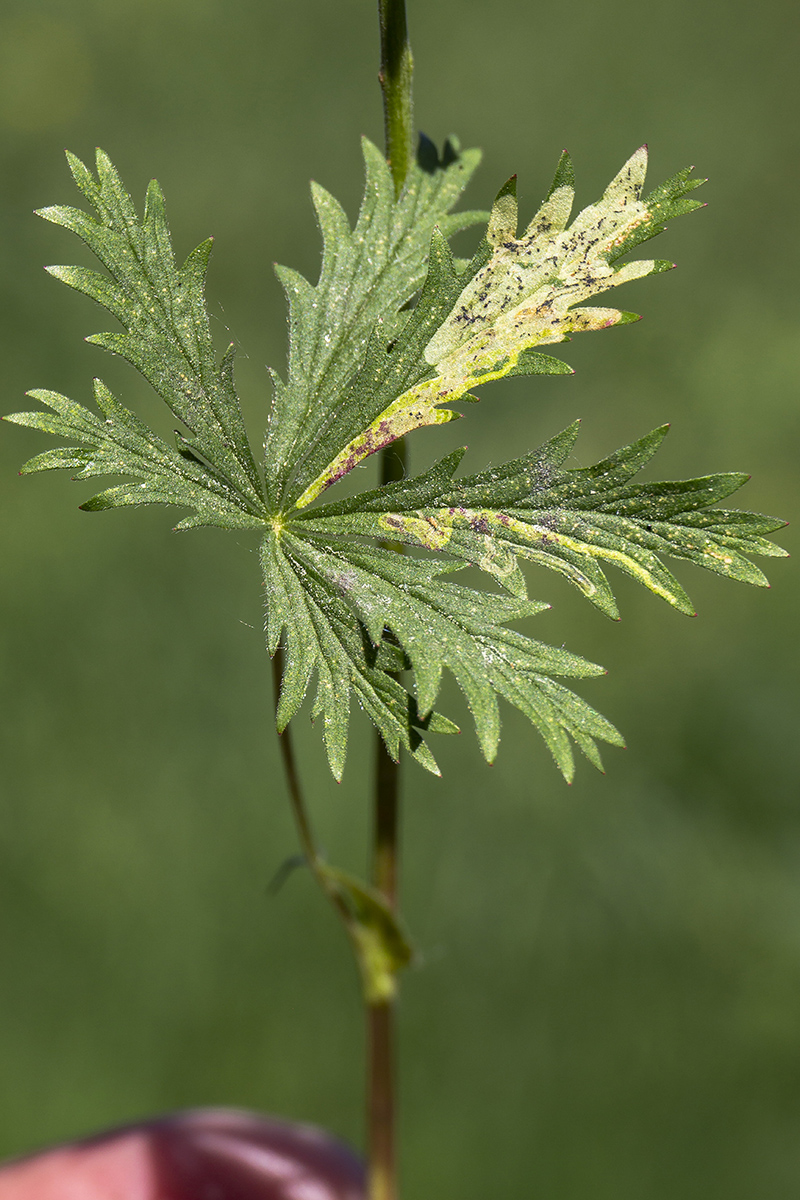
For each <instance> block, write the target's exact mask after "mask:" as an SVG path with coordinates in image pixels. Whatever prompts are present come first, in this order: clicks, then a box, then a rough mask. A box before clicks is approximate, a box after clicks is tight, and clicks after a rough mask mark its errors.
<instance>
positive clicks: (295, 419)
mask: <svg viewBox="0 0 800 1200" xmlns="http://www.w3.org/2000/svg"><path fill="white" fill-rule="evenodd" d="M362 146H363V152H364V163H365V168H366V185H365V189H364V199H363V202H362V205H361V211H360V212H359V215H358V220H357V222H356V226H355V228H354V229H352V230H351V228H350V224H349V222H348V219H347V217H346V215H345V213H344V212H343V210H342V208H341V206H340V205H339V203H338V201H336V200H335V199H334V198H333V196H331V195H330V194H329V193H328V192H326V191H325V190H324V189H323V188H321V187H319V186H318V185H316V184H314V185H313V186H312V198H313V201H314V207H315V209H316V213H317V219H318V221H319V226H320V230H321V232H322V240H323V256H322V270H321V273H320V278H319V282H318V283H317V285H316V286H312V285H311V284H310V283H309V282H308V280H306V279H304V278H303V276H302V275H299V274H298V273H297V272H296V271H292V270H289V268H287V267H278V268H277V272H278V277H279V279H280V281H281V283H282V284H283V287H284V290H285V291H286V295H287V298H288V301H289V364H288V375H287V379H286V382H284V381H283V380H281V378H280V377H279V376H278V375H277V374H274V373H273V382H274V385H275V399H274V404H273V410H272V414H271V417H270V424H269V431H268V435H267V443H266V460H265V461H266V475H267V480H268V485H269V489H270V498H271V500H272V502H273V504H274V506H275V508H276V510H279V509H281V508H283V509H286V508H288V507H289V506H290V503H291V501H289V500H288V499H287V497H289V496H292V497H293V498H296V495H297V494H299V493H297V491H296V488H295V486H294V479H295V477H296V475H297V473H298V471H300V470H301V469H302V466H303V464H304V462H305V460H306V458H307V457H308V456H309V455H310V454H313V453H314V451H315V450H317V451H319V448H320V447H321V448H322V458H323V463H324V462H327V461H328V460H329V459H330V457H331V452H330V450H329V449H328V447H329V446H330V444H331V432H330V425H331V422H332V421H333V420H334V419H335V418H336V416H337V413H338V412H339V410H340V408H341V405H342V397H343V395H345V394H346V393H347V392H348V389H349V388H350V387H351V384H352V380H353V377H354V376H355V375H356V374H357V372H358V370H359V368H360V366H361V364H362V361H363V359H364V355H365V352H366V350H367V346H368V344H369V341H370V338H371V337H372V336H373V334H374V331H375V329H376V327H379V328H380V329H381V330H382V332H383V335H384V336H385V337H387V338H388V337H392V336H393V335H394V333H395V331H396V328H397V327H398V323H400V324H402V321H403V320H404V316H403V315H402V314H401V309H403V307H404V305H406V304H407V303H408V302H409V301H410V300H411V299H412V297H413V296H414V294H415V293H416V292H417V291H418V289H419V288H420V287H421V286H422V283H423V281H424V279H425V264H426V261H427V258H428V250H429V246H430V241H431V234H432V232H433V230H434V227H436V228H437V229H438V231H439V233H440V234H441V236H442V237H444V238H447V237H450V236H451V235H452V234H453V233H456V232H457V231H458V230H460V229H466V228H468V227H469V226H471V225H475V224H477V223H478V222H482V221H485V219H486V215H487V214H486V213H484V212H463V213H455V214H451V213H450V209H451V208H452V207H453V205H454V204H455V203H456V202H457V200H458V199H459V196H460V194H461V192H462V191H463V189H464V188H465V187H466V185H467V183H468V182H469V179H470V177H471V176H472V174H473V172H474V171H475V168H476V167H477V165H478V163H479V161H480V153H479V152H478V151H477V150H466V151H464V152H461V151H460V150H459V148H458V145H457V143H456V142H455V141H454V140H451V141H450V142H448V143H447V145H446V146H445V151H444V154H443V156H442V160H441V161H439V160H438V159H437V158H436V151H435V149H434V147H433V146H432V144H431V143H430V142H429V141H428V140H427V139H425V138H423V139H422V140H421V143H420V153H419V155H418V161H417V164H416V165H415V167H414V168H413V169H412V170H411V172H410V173H409V176H408V179H407V180H406V184H405V186H404V188H403V191H402V194H401V195H400V196H399V197H398V198H397V199H395V194H394V183H393V181H392V176H391V172H390V171H389V168H388V166H387V164H386V160H385V159H384V157H383V155H382V154H381V153H380V151H379V150H377V149H376V147H375V146H373V145H372V143H371V142H369V141H367V140H366V139H364V141H363V143H362ZM301 490H302V488H301Z"/></svg>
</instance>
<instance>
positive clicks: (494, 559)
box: [303, 422, 785, 617]
mask: <svg viewBox="0 0 800 1200" xmlns="http://www.w3.org/2000/svg"><path fill="white" fill-rule="evenodd" d="M667 429H668V427H667V426H663V427H662V428H660V429H656V430H654V431H653V432H652V433H650V434H648V435H647V436H646V437H643V438H641V439H640V440H639V441H637V442H634V443H632V445H630V446H625V447H623V448H622V449H621V450H618V451H617V452H616V454H613V455H611V456H610V457H609V458H606V459H604V460H603V461H602V462H599V463H597V464H596V465H595V466H593V467H584V468H582V469H577V470H576V469H571V470H566V471H565V470H563V469H562V464H563V463H564V461H565V460H566V458H567V456H568V455H569V454H570V452H571V450H572V448H573V446H574V443H575V439H576V437H577V433H578V423H577V422H576V423H575V424H574V425H572V426H570V428H569V429H566V430H565V431H564V432H563V433H561V434H559V435H558V436H557V437H555V438H553V439H552V440H551V441H549V442H547V443H546V444H545V445H544V446H542V447H541V448H540V449H539V450H537V451H535V452H533V453H531V454H527V455H525V456H524V457H523V458H519V459H515V460H514V461H513V462H509V463H506V464H505V465H504V466H502V467H497V468H493V469H491V470H489V471H484V472H482V473H481V474H479V475H473V476H470V477H469V478H465V479H461V480H457V481H455V482H454V481H453V480H452V474H453V472H454V471H455V469H456V467H457V466H458V463H459V461H460V459H461V455H462V454H463V451H457V452H456V453H454V454H451V455H449V456H448V458H447V459H444V460H442V461H441V462H440V463H437V464H436V466H435V467H433V468H432V469H431V470H430V471H429V472H426V474H425V475H423V476H420V477H419V478H417V479H412V480H408V481H403V482H402V483H399V484H395V485H393V486H392V488H391V489H389V488H383V489H379V490H378V491H375V492H370V493H366V494H363V495H361V496H358V497H355V498H353V499H352V500H348V501H345V502H343V503H340V504H338V505H336V504H332V505H328V506H326V507H323V508H318V509H316V510H315V511H311V512H309V513H308V514H307V516H306V518H305V520H304V521H303V525H304V526H305V528H307V529H308V530H309V532H313V533H314V534H316V535H317V536H324V537H327V538H334V537H336V536H340V537H341V536H343V535H360V536H369V537H376V538H384V539H386V538H390V539H393V540H395V541H399V542H403V543H405V544H407V545H416V546H424V547H425V548H426V549H428V550H434V551H437V552H439V553H441V552H445V553H447V554H449V555H452V556H453V557H454V558H456V559H460V560H462V561H465V562H468V563H471V564H474V565H475V566H478V567H480V568H481V570H483V571H485V572H487V573H488V574H489V575H491V576H493V577H494V579H495V580H496V581H497V582H498V583H500V584H501V585H502V586H503V587H505V588H506V590H507V591H509V592H511V594H512V595H515V596H520V597H524V596H526V595H527V592H526V588H525V581H524V579H523V577H522V573H521V571H520V569H519V563H518V560H519V559H520V558H522V559H527V560H529V561H532V562H536V563H539V564H540V565H542V566H545V567H549V568H551V569H553V570H557V571H560V572H561V573H562V574H564V575H565V576H566V577H567V578H568V579H570V580H571V581H572V582H573V583H574V584H575V585H576V586H577V587H578V588H580V590H581V591H582V592H583V593H584V595H585V596H587V598H588V599H590V600H591V601H592V603H593V604H595V605H597V607H598V608H600V609H601V610H602V611H603V612H605V613H607V614H608V615H609V616H611V617H617V616H618V615H619V613H618V609H617V605H616V602H615V600H614V596H613V594H612V592H611V588H610V586H609V583H608V579H607V578H606V576H605V574H604V572H603V570H602V567H601V565H600V564H601V563H610V564H612V565H614V566H616V567H618V568H619V569H620V570H622V571H624V572H626V574H628V575H631V576H633V578H635V579H638V580H639V582H640V583H643V584H644V585H645V587H647V588H649V589H650V590H651V591H652V592H655V593H656V594H657V595H659V596H662V597H663V598H664V599H665V600H667V601H668V602H669V603H670V604H672V605H674V606H675V607H676V608H678V609H680V610H681V611H682V612H685V613H689V614H692V613H693V612H694V609H693V606H692V603H691V601H690V600H689V598H688V596H687V595H686V593H685V592H684V590H683V588H682V587H681V585H680V584H679V583H678V581H677V580H676V579H675V577H674V576H673V575H672V573H671V572H670V571H669V570H667V568H666V567H665V566H664V564H663V563H662V562H661V560H660V558H659V555H668V556H670V557H672V558H683V559H688V560H689V561H690V562H693V563H695V564H696V565H697V566H701V567H705V568H706V569H708V570H710V571H714V572H716V573H717V574H719V575H725V576H727V577H728V578H730V579H738V580H741V581H743V582H745V583H752V584H756V585H758V586H765V585H766V583H767V580H766V578H765V576H764V575H763V573H762V572H761V571H760V570H759V569H758V567H756V566H754V565H753V564H752V563H751V562H749V561H748V560H747V559H746V558H745V557H744V555H745V554H762V555H773V556H776V555H777V556H780V555H784V554H785V551H784V550H782V549H781V548H780V547H779V546H776V545H775V544H774V543H773V542H770V541H767V539H766V538H765V537H764V536H763V535H764V534H767V533H771V532H773V531H774V530H775V529H778V528H779V527H780V526H781V525H783V524H784V522H783V521H780V520H778V519H776V518H774V517H765V516H761V515H759V514H757V513H747V512H736V511H727V510H719V509H715V508H711V507H709V506H710V505H713V504H715V503H716V502H717V501H718V500H721V499H724V498H725V497H726V496H729V495H730V494H731V493H732V492H735V491H737V490H738V489H739V488H740V487H741V486H742V484H743V483H745V482H746V481H747V478H748V476H746V475H741V474H736V473H730V474H724V475H708V476H705V477H703V478H700V479H688V480H680V481H675V482H669V483H631V482H630V480H631V479H632V478H633V476H634V475H635V474H636V473H637V472H638V471H640V470H641V469H642V467H643V466H644V465H645V464H646V463H647V462H648V461H649V460H650V459H651V458H652V456H653V454H655V452H656V450H657V449H658V447H659V445H660V444H661V441H662V440H663V438H664V437H665V435H666V433H667Z"/></svg>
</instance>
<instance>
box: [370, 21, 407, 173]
mask: <svg viewBox="0 0 800 1200" xmlns="http://www.w3.org/2000/svg"><path fill="white" fill-rule="evenodd" d="M378 14H379V16H380V24H381V70H380V74H379V76H378V78H379V79H380V82H381V88H382V89H383V115H384V123H385V128H386V158H387V160H388V162H389V166H390V167H391V169H392V178H393V179H394V187H395V192H396V193H397V195H398V196H399V195H400V192H401V191H402V189H403V184H404V183H405V181H406V175H408V172H409V170H410V169H411V164H412V162H413V161H414V117H413V102H412V98H411V78H412V75H413V71H414V60H413V58H412V56H411V45H410V43H409V40H408V27H407V25H406V6H405V0H378Z"/></svg>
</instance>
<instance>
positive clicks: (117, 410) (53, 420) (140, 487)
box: [6, 379, 264, 529]
mask: <svg viewBox="0 0 800 1200" xmlns="http://www.w3.org/2000/svg"><path fill="white" fill-rule="evenodd" d="M94 394H95V400H96V402H97V406H98V408H99V409H100V411H101V413H102V414H103V418H104V419H103V420H101V419H100V418H99V417H98V416H97V415H96V414H95V413H93V412H92V411H91V410H90V409H88V408H84V407H83V405H81V404H76V402H75V401H74V400H70V399H68V397H66V396H60V395H59V394H58V393H56V392H48V391H33V392H30V393H29V395H30V396H32V397H33V399H34V400H39V401H40V402H41V403H42V404H46V405H47V406H48V407H49V408H50V409H51V410H52V411H51V412H27V413H12V414H11V415H10V416H8V417H6V420H7V421H13V422H14V423H15V424H17V425H29V426H31V427H32V428H34V429H41V430H42V431H43V432H44V433H52V434H55V435H56V436H57V437H65V438H67V439H68V440H69V441H70V442H71V443H75V442H77V443H78V444H77V445H70V446H67V447H61V448H59V449H56V450H45V451H44V453H43V454H37V455H36V457H35V458H32V459H30V460H29V461H28V462H26V463H25V465H24V466H23V467H22V472H21V473H22V474H23V475H27V474H30V473H32V472H34V471H47V470H52V469H53V468H56V467H66V468H67V469H70V470H74V471H75V472H76V474H75V475H74V476H73V478H75V479H88V478H90V477H91V476H94V475H131V476H133V479H134V481H135V482H132V483H123V484H119V485H117V486H115V487H111V488H106V490H105V491H102V492H99V493H98V494H97V495H96V496H93V497H92V498H91V499H90V500H87V501H86V502H85V503H84V504H82V505H81V506H80V507H81V508H83V509H85V510H87V511H90V512H97V511H99V510H100V509H104V508H120V507H122V506H125V505H132V504H177V505H181V506H184V507H186V508H190V509H193V510H194V512H193V514H192V515H191V516H188V517H184V519H183V520H182V521H180V522H179V523H178V525H177V527H176V528H178V529H189V528H191V527H192V526H195V525H217V526H219V527H221V528H222V529H251V528H263V526H264V513H263V511H259V507H258V506H257V505H255V504H253V503H252V502H250V501H248V500H246V499H245V498H244V497H243V496H242V495H241V494H240V493H239V492H238V491H237V490H236V489H235V488H233V487H231V485H230V483H229V482H228V480H227V479H226V478H225V477H224V475H222V474H221V473H217V472H215V471H214V470H213V469H211V468H210V467H209V466H207V465H206V464H204V463H202V462H200V461H199V459H198V458H197V457H196V456H195V455H194V454H193V452H192V451H191V449H190V448H189V447H188V445H187V443H186V439H185V438H181V437H180V435H176V437H177V447H178V448H177V449H173V447H172V446H169V445H168V444H167V443H166V442H165V441H163V440H162V439H161V438H159V437H157V435H156V434H155V433H153V431H152V430H151V429H148V428H147V426H146V425H145V424H143V422H141V421H140V420H139V418H138V417H136V416H134V414H133V413H132V412H130V411H129V410H128V409H127V408H125V407H124V405H122V404H120V403H119V401H118V400H115V398H114V397H113V396H112V394H111V392H109V390H108V388H107V387H106V386H105V385H104V384H103V383H102V382H101V381H100V380H99V379H97V380H95V385H94Z"/></svg>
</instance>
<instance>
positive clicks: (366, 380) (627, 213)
mask: <svg viewBox="0 0 800 1200" xmlns="http://www.w3.org/2000/svg"><path fill="white" fill-rule="evenodd" d="M646 169H647V150H646V147H642V148H641V149H640V150H637V151H636V153H635V154H634V155H633V156H632V157H631V158H630V159H629V161H628V162H627V163H626V164H625V166H624V167H623V168H622V170H621V171H620V172H619V174H618V175H617V176H616V177H615V178H614V179H613V180H612V182H611V183H610V184H609V186H608V188H607V189H606V191H605V193H604V195H603V197H602V199H601V200H599V201H598V202H597V203H596V204H592V205H590V206H589V207H588V208H585V209H584V210H583V211H582V212H581V213H579V214H578V216H577V217H576V218H575V220H574V221H573V223H572V225H570V226H569V227H567V222H568V220H569V215H570V212H571V209H572V201H573V197H574V186H573V179H572V166H571V163H570V161H569V158H568V156H567V155H566V154H565V155H563V156H562V159H561V162H560V163H559V167H558V170H557V172H556V176H555V179H554V182H553V185H552V187H551V189H550V192H549V194H548V196H547V198H546V200H545V201H544V203H543V205H542V206H541V208H540V209H539V211H538V212H537V214H536V215H535V216H534V218H533V220H532V221H531V222H530V224H529V225H528V228H527V229H526V231H525V233H524V234H523V235H522V236H521V237H517V201H516V188H515V183H514V180H511V181H510V182H509V183H508V184H506V186H505V187H504V188H503V189H502V190H501V192H500V194H499V196H498V198H497V200H496V201H495V205H494V208H493V209H492V214H491V219H490V221H489V227H488V230H487V234H486V238H485V240H484V242H483V244H482V246H481V247H480V248H479V250H478V252H477V253H476V255H475V257H474V258H473V260H472V262H471V263H470V264H469V265H468V266H467V267H466V268H465V269H464V270H459V269H458V266H457V264H456V263H455V262H454V260H453V257H452V255H451V253H450V251H449V248H448V246H447V243H446V241H445V240H444V238H442V237H438V236H436V235H434V239H433V243H432V247H431V254H430V264H429V269H428V276H427V279H426V283H425V287H424V289H423V291H422V295H421V297H420V301H419V303H418V305H417V306H416V308H415V309H414V311H413V313H412V315H411V317H410V319H409V320H408V322H407V323H406V325H405V327H404V328H403V329H402V330H401V331H400V332H399V334H397V333H396V332H395V331H392V333H391V335H390V336H386V335H385V334H383V333H382V332H381V331H380V330H378V331H376V334H375V335H374V336H373V339H372V342H371V344H370V348H369V351H368V354H367V357H366V360H365V363H364V366H363V368H362V370H361V372H360V373H359V375H358V376H357V377H356V378H355V380H354V381H353V384H352V386H351V387H350V388H349V389H348V391H347V392H346V393H345V395H344V397H343V400H342V403H341V406H340V410H339V413H338V416H337V419H336V421H335V424H334V425H333V426H332V427H331V428H330V429H329V430H328V435H329V436H327V437H326V439H325V442H324V444H319V445H317V446H314V447H310V448H309V450H308V451H305V452H304V454H303V456H301V458H300V459H299V463H298V466H297V468H296V471H295V486H294V488H293V489H292V492H291V495H292V498H293V499H294V500H295V501H296V504H297V507H298V508H302V507H304V506H305V505H307V504H309V503H310V502H311V501H312V500H314V499H315V498H316V497H317V496H318V495H319V494H320V492H322V491H324V489H325V488H327V487H329V486H330V485H331V484H332V483H335V482H336V481H337V480H338V479H340V478H342V476H343V475H345V474H347V473H348V472H349V471H351V470H352V469H353V467H355V466H356V465H357V464H358V463H359V462H361V461H362V460H363V459H364V458H366V457H367V456H368V455H369V454H372V453H374V452H375V451H376V450H379V449H381V448H382V447H383V446H386V445H388V444H390V443H391V442H392V441H394V440H395V439H396V438H398V437H402V436H403V435H404V434H406V433H409V432H411V431H412V430H414V429H418V428H420V427H421V426H424V425H435V424H441V423H442V422H445V421H450V420H453V419H454V417H457V416H458V415H459V414H458V413H457V412H454V411H453V410H452V409H450V408H443V407H442V405H445V404H452V403H454V402H455V401H457V400H464V399H474V397H470V396H469V395H468V392H469V390H470V388H472V387H473V386H475V385H476V384H479V383H488V382H490V381H491V380H494V379H500V378H503V377H505V376H507V375H535V374H569V373H571V368H570V367H568V366H567V365H566V364H565V363H563V362H561V361H560V360H558V359H554V358H551V357H549V356H546V355H543V354H541V353H539V351H538V350H537V347H538V346H541V345H546V344H548V343H553V342H561V341H564V340H566V339H567V338H568V336H569V334H570V333H573V332H579V331H583V330H592V329H605V328H608V327H609V326H611V325H618V324H625V323H626V322H629V321H632V320H637V319H638V318H637V317H635V316H634V315H633V314H631V313H625V312H619V311H618V310H617V309H612V308H584V307H579V308H576V307H575V305H577V304H583V302H584V301H586V300H588V299H590V298H591V297H592V296H596V295H598V294H599V293H601V292H604V291H607V290H608V289H609V288H611V287H616V286H618V285H619V284H622V283H626V282H629V281H631V280H634V279H642V278H644V277H645V276H646V275H651V274H653V273H654V272H659V271H664V270H668V269H669V268H671V267H672V266H673V265H674V264H672V263H669V262H664V261H661V260H652V259H650V260H640V261H635V262H631V263H627V264H625V265H617V263H618V260H619V259H620V258H621V257H622V256H623V255H624V254H627V253H628V251H630V250H632V249H633V248H634V247H635V246H637V245H639V244H641V243H642V242H644V241H646V240H648V239H649V238H651V237H654V236H655V235H656V234H657V233H660V232H661V231H662V230H663V229H664V221H665V220H667V219H668V218H670V217H674V216H678V215H680V214H681V213H684V212H690V211H691V210H692V209H695V208H699V207H700V204H699V203H698V202H697V201H696V200H692V199H689V198H688V193H689V192H691V191H693V190H694V188H696V187H698V186H699V185H700V184H701V183H703V182H704V181H703V180H697V179H690V178H689V174H690V172H689V170H684V171H680V172H679V173H678V174H677V175H675V176H673V178H672V179H670V180H668V181H667V182H666V183H665V184H662V185H661V187H659V188H657V189H656V190H655V191H654V192H652V193H651V194H650V195H649V196H646V197H643V196H642V187H643V184H644V177H645V172H646ZM331 443H334V444H336V445H338V446H339V447H340V449H339V450H338V453H337V454H336V455H335V457H333V458H329V457H328V455H329V453H330V448H331Z"/></svg>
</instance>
